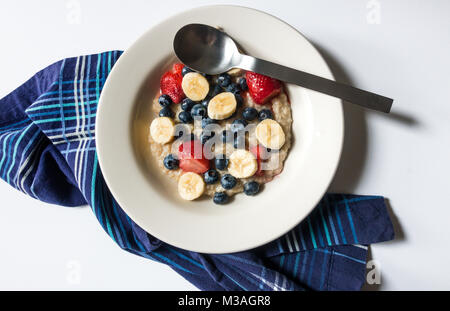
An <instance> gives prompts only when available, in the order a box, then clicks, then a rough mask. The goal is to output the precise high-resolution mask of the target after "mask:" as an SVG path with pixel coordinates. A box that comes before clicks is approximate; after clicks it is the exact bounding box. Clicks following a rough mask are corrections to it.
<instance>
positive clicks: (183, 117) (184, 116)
mask: <svg viewBox="0 0 450 311" xmlns="http://www.w3.org/2000/svg"><path fill="white" fill-rule="evenodd" d="M178 119H180V121H181V122H183V123H190V122H192V116H191V114H190V113H189V112H188V111H181V112H180V113H179V114H178Z"/></svg>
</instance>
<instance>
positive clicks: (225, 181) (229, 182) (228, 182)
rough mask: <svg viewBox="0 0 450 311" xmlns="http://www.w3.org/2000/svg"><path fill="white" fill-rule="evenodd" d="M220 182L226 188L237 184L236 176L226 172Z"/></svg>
mask: <svg viewBox="0 0 450 311" xmlns="http://www.w3.org/2000/svg"><path fill="white" fill-rule="evenodd" d="M220 183H221V184H222V187H223V188H224V189H227V190H229V189H232V188H233V187H234V186H236V183H237V181H236V178H235V177H234V176H233V175H230V174H225V175H223V176H222V178H221V179H220Z"/></svg>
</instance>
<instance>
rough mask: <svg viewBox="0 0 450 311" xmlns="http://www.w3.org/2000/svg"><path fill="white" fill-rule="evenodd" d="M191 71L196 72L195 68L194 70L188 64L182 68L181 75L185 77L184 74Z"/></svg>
mask: <svg viewBox="0 0 450 311" xmlns="http://www.w3.org/2000/svg"><path fill="white" fill-rule="evenodd" d="M190 72H194V70H192V69H191V68H189V67H188V66H184V67H183V69H182V70H181V75H182V76H183V77H184V75H186V74H188V73H190Z"/></svg>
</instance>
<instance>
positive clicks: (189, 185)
mask: <svg viewBox="0 0 450 311" xmlns="http://www.w3.org/2000/svg"><path fill="white" fill-rule="evenodd" d="M204 191H205V182H204V181H203V178H202V177H201V176H200V175H199V174H196V173H192V172H188V173H184V174H183V175H181V177H180V179H179V180H178V193H179V194H180V196H181V198H183V199H184V200H188V201H192V200H195V199H197V198H198V197H200V196H201V195H202V194H203V192H204Z"/></svg>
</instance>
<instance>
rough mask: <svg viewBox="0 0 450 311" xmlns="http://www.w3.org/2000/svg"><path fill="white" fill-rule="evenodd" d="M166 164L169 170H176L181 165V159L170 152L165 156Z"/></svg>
mask: <svg viewBox="0 0 450 311" xmlns="http://www.w3.org/2000/svg"><path fill="white" fill-rule="evenodd" d="M163 162H164V166H165V167H166V168H167V169H168V170H176V169H177V168H178V165H179V163H180V162H179V161H178V159H177V158H175V156H174V155H173V154H169V155H167V156H166V157H165V158H164V161H163Z"/></svg>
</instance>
